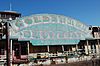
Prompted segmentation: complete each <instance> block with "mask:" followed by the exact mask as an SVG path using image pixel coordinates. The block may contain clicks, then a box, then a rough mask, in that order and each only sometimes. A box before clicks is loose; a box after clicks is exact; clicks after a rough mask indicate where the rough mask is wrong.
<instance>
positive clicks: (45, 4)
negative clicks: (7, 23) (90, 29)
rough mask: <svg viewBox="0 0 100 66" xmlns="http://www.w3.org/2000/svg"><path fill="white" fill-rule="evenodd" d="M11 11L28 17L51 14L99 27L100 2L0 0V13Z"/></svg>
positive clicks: (90, 0)
mask: <svg viewBox="0 0 100 66" xmlns="http://www.w3.org/2000/svg"><path fill="white" fill-rule="evenodd" d="M10 3H12V10H14V11H17V12H20V13H22V16H29V15H33V14H40V13H51V14H60V15H65V16H69V17H71V18H74V19H77V20H79V21H81V22H83V23H85V24H87V25H93V26H100V0H0V11H4V10H9V4H10Z"/></svg>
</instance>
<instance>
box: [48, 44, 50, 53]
mask: <svg viewBox="0 0 100 66" xmlns="http://www.w3.org/2000/svg"><path fill="white" fill-rule="evenodd" d="M47 50H48V53H49V52H50V48H49V45H48V46H47Z"/></svg>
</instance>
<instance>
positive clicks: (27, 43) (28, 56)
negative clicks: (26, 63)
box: [27, 42, 29, 60]
mask: <svg viewBox="0 0 100 66" xmlns="http://www.w3.org/2000/svg"><path fill="white" fill-rule="evenodd" d="M27 48H28V57H29V42H27ZM28 60H29V59H28Z"/></svg>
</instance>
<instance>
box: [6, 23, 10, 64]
mask: <svg viewBox="0 0 100 66" xmlns="http://www.w3.org/2000/svg"><path fill="white" fill-rule="evenodd" d="M6 50H7V53H6V54H7V55H6V56H7V66H10V44H9V23H8V22H6Z"/></svg>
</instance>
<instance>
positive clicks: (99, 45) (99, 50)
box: [97, 39, 100, 56]
mask: <svg viewBox="0 0 100 66" xmlns="http://www.w3.org/2000/svg"><path fill="white" fill-rule="evenodd" d="M97 43H98V52H99V56H100V43H99V39H97Z"/></svg>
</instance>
